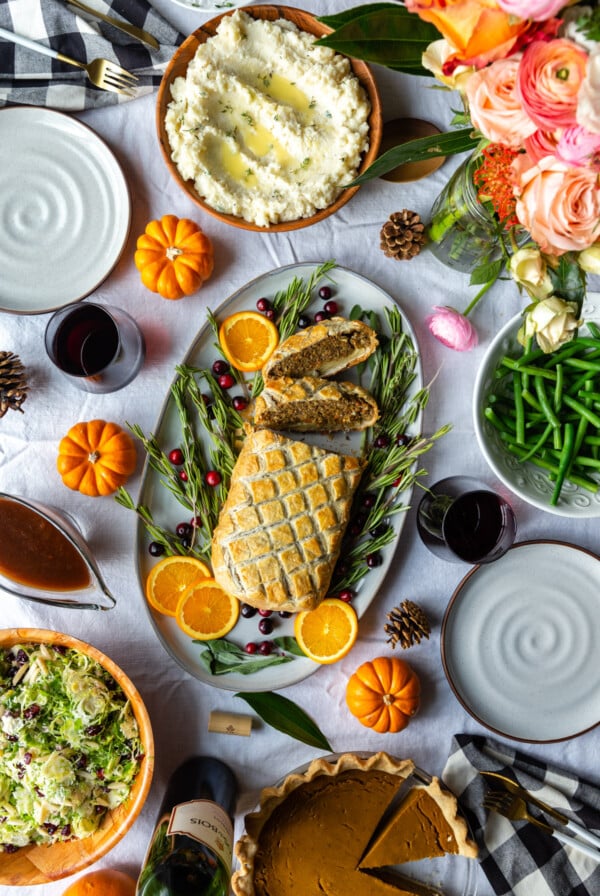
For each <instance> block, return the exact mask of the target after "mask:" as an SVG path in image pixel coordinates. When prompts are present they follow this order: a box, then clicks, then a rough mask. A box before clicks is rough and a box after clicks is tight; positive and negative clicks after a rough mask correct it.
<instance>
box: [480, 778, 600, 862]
mask: <svg viewBox="0 0 600 896" xmlns="http://www.w3.org/2000/svg"><path fill="white" fill-rule="evenodd" d="M480 774H481V775H483V776H484V777H485V778H488V779H490V780H492V781H498V783H500V784H502V786H503V787H504V789H505V790H508V792H509V793H513V794H515V795H516V796H520V797H522V798H523V799H524V800H526V801H527V802H529V803H533V805H534V806H537V807H538V809H541V810H542V812H545V813H546V815H549V816H550V818H553V819H554V820H555V821H558V822H559V824H562V825H564V827H565V828H566V829H567V830H568V831H570V832H571V833H572V834H573V835H574V836H579V837H581V839H582V840H585V841H586V842H587V843H591V844H593V845H594V846H595V847H596V848H599V847H600V837H597V836H596V834H592V833H591V831H588V830H587V828H584V827H582V826H581V825H579V824H576V823H575V822H574V821H571V819H570V818H569V817H568V816H567V815H565V814H564V813H563V812H560V811H559V810H558V809H555V808H554V807H553V806H549V805H548V804H547V803H544V802H542V800H540V799H538V797H536V796H534V795H533V794H532V793H530V792H529V791H528V790H525V788H524V787H521V786H520V784H517V783H516V781H513V780H512V778H508V777H506V775H501V774H500V773H499V772H480Z"/></svg>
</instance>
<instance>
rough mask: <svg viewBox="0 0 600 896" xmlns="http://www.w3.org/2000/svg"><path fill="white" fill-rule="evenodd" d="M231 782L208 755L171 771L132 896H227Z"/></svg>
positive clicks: (228, 771)
mask: <svg viewBox="0 0 600 896" xmlns="http://www.w3.org/2000/svg"><path fill="white" fill-rule="evenodd" d="M236 797H237V782H236V780H235V776H234V774H233V772H232V771H231V769H230V768H229V767H228V766H227V765H225V763H223V762H221V760H219V759H215V758H213V757H212V756H193V757H191V758H190V759H187V760H186V761H185V762H183V763H182V764H181V765H180V766H178V768H176V769H175V771H174V772H173V774H172V775H171V778H170V780H169V783H168V785H167V790H166V792H165V796H164V799H163V801H162V805H161V808H160V812H159V815H158V820H157V823H156V827H155V829H154V833H153V835H152V838H151V840H150V844H149V846H148V850H147V852H146V856H145V858H144V864H143V866H142V870H141V872H140V876H139V878H138V882H137V888H136V896H227V894H228V893H229V880H230V878H231V864H232V855H233V814H234V810H235V801H236Z"/></svg>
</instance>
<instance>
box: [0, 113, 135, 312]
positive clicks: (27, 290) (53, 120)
mask: <svg viewBox="0 0 600 896" xmlns="http://www.w3.org/2000/svg"><path fill="white" fill-rule="evenodd" d="M0 158H2V160H3V161H2V166H1V167H0V222H1V225H2V226H1V227H0V270H1V271H2V277H1V278H0V310H1V311H11V312H14V313H16V314H42V313H44V312H47V311H53V310H55V309H56V308H60V307H62V306H63V305H68V304H70V303H71V302H76V301H78V300H79V299H82V298H84V296H87V295H89V294H90V293H91V292H93V290H95V289H96V288H97V287H98V286H99V285H100V283H102V281H103V280H104V279H105V278H106V277H107V276H108V274H109V273H110V272H111V270H112V269H113V267H114V266H115V264H116V263H117V261H118V260H119V257H120V255H121V252H122V251H123V247H124V245H125V241H126V239H127V235H128V233H129V225H130V220H131V203H130V197H129V191H128V189H127V183H126V181H125V178H124V176H123V172H122V171H121V168H120V167H119V164H118V162H117V160H116V159H115V157H114V155H113V154H112V152H111V151H110V149H109V148H108V146H107V145H106V144H105V143H104V142H103V141H102V140H101V139H100V138H99V137H98V136H97V135H96V134H95V133H94V132H93V131H92V130H91V129H90V128H89V127H87V126H86V125H84V124H82V123H81V122H79V121H77V120H76V119H74V118H71V117H70V116H68V115H65V114H63V113H61V112H55V111H53V110H50V109H42V108H37V107H33V106H31V107H25V106H17V107H11V108H6V109H2V110H0Z"/></svg>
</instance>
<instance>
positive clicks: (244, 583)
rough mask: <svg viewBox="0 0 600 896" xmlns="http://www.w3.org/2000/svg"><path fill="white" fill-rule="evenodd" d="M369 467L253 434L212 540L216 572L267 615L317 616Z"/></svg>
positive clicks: (277, 435)
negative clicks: (314, 611) (302, 613)
mask: <svg viewBox="0 0 600 896" xmlns="http://www.w3.org/2000/svg"><path fill="white" fill-rule="evenodd" d="M363 468H364V461H363V460H361V459H359V458H356V457H352V456H350V455H345V454H338V453H337V452H334V451H326V450H324V449H322V448H318V447H316V446H314V445H309V444H306V443H304V442H300V441H295V440H293V439H289V438H287V437H285V436H283V435H281V434H280V433H276V432H272V431H271V430H269V429H263V430H258V431H251V432H250V433H249V434H248V435H247V437H246V439H245V441H244V444H243V446H242V449H241V451H240V454H239V456H238V459H237V461H236V464H235V467H234V470H233V474H232V477H231V485H230V489H229V494H228V495H227V499H226V500H225V503H224V504H223V507H222V508H221V512H220V515H219V520H218V523H217V525H216V527H215V529H214V532H213V537H212V552H211V553H212V557H211V559H212V569H213V575H214V577H215V579H216V580H217V582H218V583H219V585H221V587H222V588H224V589H225V591H227V592H228V593H229V594H231V595H232V596H233V597H237V598H238V599H239V600H241V601H244V602H245V603H248V604H251V605H252V606H255V607H259V608H260V609H268V610H279V611H281V610H285V611H289V612H292V613H295V612H298V611H300V610H311V609H314V607H316V606H318V604H319V603H320V602H321V601H322V600H323V598H324V597H325V596H326V594H327V590H328V588H329V584H330V581H331V576H332V575H333V570H334V567H335V564H336V562H337V559H338V556H339V552H340V548H341V544H342V538H343V536H344V532H345V530H346V526H347V525H348V521H349V519H350V510H351V506H352V499H353V497H354V492H355V490H356V487H357V485H358V483H359V480H360V477H361V474H362V471H363Z"/></svg>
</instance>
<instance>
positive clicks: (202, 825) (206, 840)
mask: <svg viewBox="0 0 600 896" xmlns="http://www.w3.org/2000/svg"><path fill="white" fill-rule="evenodd" d="M167 834H185V835H186V837H191V838H192V839H193V840H197V841H198V843H203V844H204V846H207V847H208V848H209V849H212V850H213V852H215V853H216V854H217V856H218V857H219V858H220V859H221V861H222V862H223V864H224V865H225V867H226V869H227V873H228V874H231V866H232V857H233V824H232V823H231V819H230V818H229V815H228V814H227V812H225V810H224V809H223V808H222V807H221V806H219V805H218V804H217V803H213V802H211V800H190V802H189V803H179V805H177V806H175V808H174V809H173V811H172V812H171V818H170V820H169V827H168V829H167Z"/></svg>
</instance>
